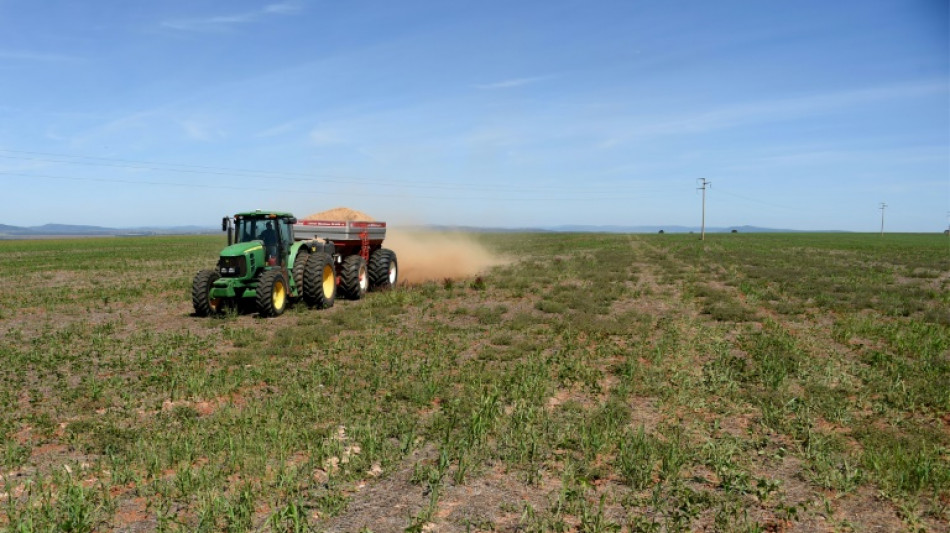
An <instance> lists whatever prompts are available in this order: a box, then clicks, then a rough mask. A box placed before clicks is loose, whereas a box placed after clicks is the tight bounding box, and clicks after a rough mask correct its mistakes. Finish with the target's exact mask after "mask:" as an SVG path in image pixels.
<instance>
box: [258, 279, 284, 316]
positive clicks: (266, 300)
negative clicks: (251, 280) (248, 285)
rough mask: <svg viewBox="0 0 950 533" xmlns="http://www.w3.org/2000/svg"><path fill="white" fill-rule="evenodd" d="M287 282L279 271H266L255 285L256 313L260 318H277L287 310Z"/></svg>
mask: <svg viewBox="0 0 950 533" xmlns="http://www.w3.org/2000/svg"><path fill="white" fill-rule="evenodd" d="M288 296H289V293H288V292H287V282H285V281H284V275H283V274H282V273H281V271H280V270H268V271H266V272H264V273H263V274H262V275H261V280H260V283H258V284H257V312H258V313H260V315H261V316H262V317H268V316H279V315H280V314H281V313H283V312H284V310H285V309H287V300H288Z"/></svg>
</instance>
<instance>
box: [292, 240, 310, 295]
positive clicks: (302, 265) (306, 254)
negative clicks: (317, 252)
mask: <svg viewBox="0 0 950 533" xmlns="http://www.w3.org/2000/svg"><path fill="white" fill-rule="evenodd" d="M309 258H310V250H307V249H306V248H304V247H302V246H301V247H300V251H298V252H297V257H296V258H295V259H294V285H296V286H297V297H300V296H302V295H303V286H304V272H306V270H307V259H309Z"/></svg>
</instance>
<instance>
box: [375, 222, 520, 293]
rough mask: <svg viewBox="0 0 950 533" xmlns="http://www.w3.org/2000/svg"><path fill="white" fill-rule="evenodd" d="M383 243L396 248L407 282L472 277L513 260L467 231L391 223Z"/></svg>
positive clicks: (402, 276) (403, 281)
mask: <svg viewBox="0 0 950 533" xmlns="http://www.w3.org/2000/svg"><path fill="white" fill-rule="evenodd" d="M383 246H385V247H386V248H390V249H392V250H393V251H394V252H396V257H397V258H398V261H399V283H400V284H406V285H414V284H419V283H424V282H427V281H442V280H445V279H463V278H470V277H474V276H477V275H478V274H481V273H483V272H484V271H485V270H487V269H488V268H490V267H493V266H499V265H504V264H508V263H510V260H508V259H506V258H504V257H501V256H500V255H498V254H495V253H492V252H491V251H490V250H488V249H487V248H485V246H483V245H482V244H481V243H479V242H477V241H476V240H475V239H474V238H472V236H470V235H466V234H464V233H455V232H438V231H430V230H421V229H420V230H417V229H411V230H410V229H394V228H392V227H390V228H388V229H387V231H386V240H385V242H383Z"/></svg>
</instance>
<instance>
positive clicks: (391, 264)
mask: <svg viewBox="0 0 950 533" xmlns="http://www.w3.org/2000/svg"><path fill="white" fill-rule="evenodd" d="M397 279H399V269H398V268H397V264H396V252H394V251H392V250H389V249H387V248H380V249H379V250H376V251H375V252H373V253H372V254H370V256H369V284H370V287H372V288H373V289H377V290H378V289H391V288H393V287H395V286H396V280H397Z"/></svg>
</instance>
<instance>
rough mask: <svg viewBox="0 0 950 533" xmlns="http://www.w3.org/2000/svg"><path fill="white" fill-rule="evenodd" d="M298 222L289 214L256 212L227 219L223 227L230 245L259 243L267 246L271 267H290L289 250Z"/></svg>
mask: <svg viewBox="0 0 950 533" xmlns="http://www.w3.org/2000/svg"><path fill="white" fill-rule="evenodd" d="M296 222H297V219H296V218H294V216H293V215H291V214H289V213H273V212H271V213H268V212H262V211H255V212H251V213H239V214H237V215H234V222H233V224H234V226H233V228H232V227H231V219H229V218H225V219H224V221H223V224H222V225H223V226H224V229H225V231H227V232H228V244H229V245H230V244H237V243H249V242H254V241H258V242H260V243H261V244H262V245H263V246H264V256H265V261H266V264H267V265H268V266H284V267H286V266H287V260H288V256H289V255H290V247H291V245H293V242H294V234H293V225H294V223H296Z"/></svg>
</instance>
